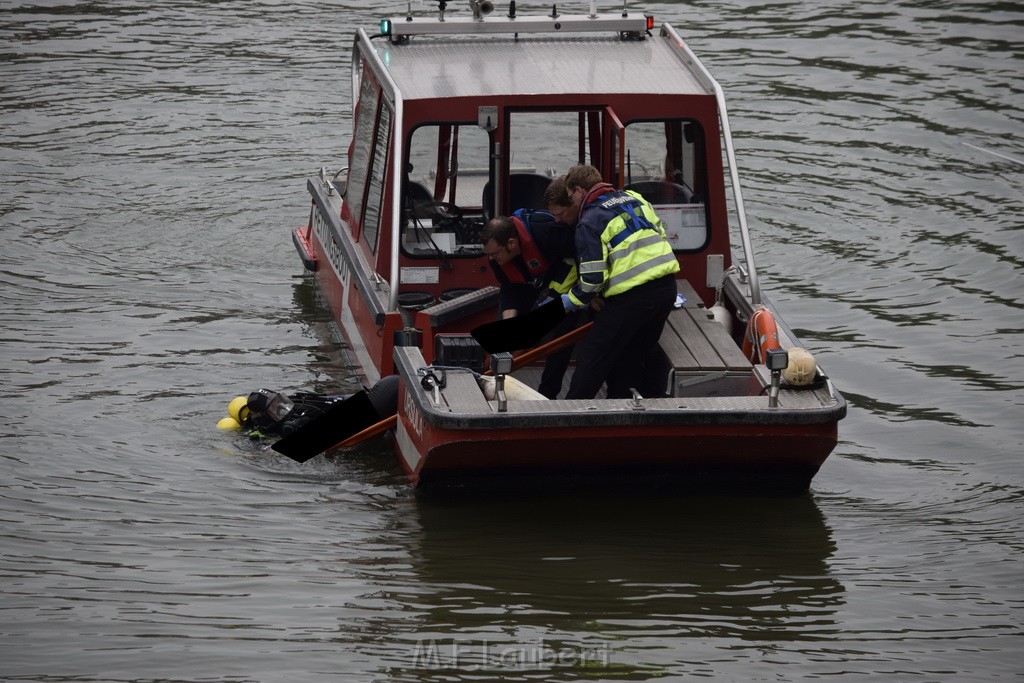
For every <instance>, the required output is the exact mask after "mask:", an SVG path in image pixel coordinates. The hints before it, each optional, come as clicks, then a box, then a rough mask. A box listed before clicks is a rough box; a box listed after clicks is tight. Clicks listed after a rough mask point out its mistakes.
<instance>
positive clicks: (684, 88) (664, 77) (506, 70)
mask: <svg viewBox="0 0 1024 683" xmlns="http://www.w3.org/2000/svg"><path fill="white" fill-rule="evenodd" d="M675 43H676V40H675V39H674V38H673V37H672V36H671V35H668V34H666V33H665V32H664V29H663V31H662V32H661V33H660V34H659V33H655V34H654V35H650V36H648V37H647V38H646V39H643V40H635V39H627V40H623V39H620V38H619V37H618V35H617V34H614V33H610V34H609V35H607V36H606V35H584V36H567V35H531V36H526V37H519V38H515V37H513V36H508V37H497V36H487V38H486V39H481V38H479V37H475V36H418V37H416V38H415V39H414V40H412V41H410V42H408V43H404V44H396V43H393V42H390V41H385V40H376V41H372V42H371V45H372V46H373V48H374V49H375V50H376V52H377V54H378V56H379V57H380V60H381V62H382V63H383V64H386V65H387V69H388V72H389V74H390V75H391V77H392V78H393V79H394V81H395V84H396V85H397V86H398V88H399V90H400V91H401V93H402V96H403V98H404V99H405V100H406V101H409V100H417V99H440V98H453V97H481V96H490V95H509V94H513V95H563V96H564V95H574V94H579V95H593V94H595V93H608V94H629V93H636V94H641V95H710V96H714V94H715V92H714V86H713V84H712V83H711V82H710V80H709V79H708V78H706V77H705V76H704V74H703V72H702V69H701V68H700V67H699V66H698V65H695V64H693V62H692V60H690V59H688V57H687V55H686V54H685V52H684V51H683V50H681V49H680V48H679V46H677V45H676V44H675Z"/></svg>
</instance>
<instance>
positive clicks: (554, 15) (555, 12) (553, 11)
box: [551, 5, 558, 19]
mask: <svg viewBox="0 0 1024 683" xmlns="http://www.w3.org/2000/svg"><path fill="white" fill-rule="evenodd" d="M551 18H552V19H557V18H558V5H551Z"/></svg>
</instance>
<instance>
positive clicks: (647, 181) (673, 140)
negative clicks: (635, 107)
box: [623, 119, 710, 251]
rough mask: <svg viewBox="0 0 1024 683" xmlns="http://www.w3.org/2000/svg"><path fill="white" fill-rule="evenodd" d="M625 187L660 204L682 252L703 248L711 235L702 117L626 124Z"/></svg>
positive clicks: (673, 240) (660, 213)
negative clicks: (699, 120) (699, 118)
mask: <svg viewBox="0 0 1024 683" xmlns="http://www.w3.org/2000/svg"><path fill="white" fill-rule="evenodd" d="M625 137H626V150H625V151H626V160H625V163H626V167H625V174H626V177H625V178H624V179H623V186H624V188H625V189H627V190H635V191H636V192H639V193H640V194H641V195H643V196H644V198H645V199H647V201H649V202H651V204H653V205H654V207H655V210H656V211H657V213H658V216H659V217H660V218H661V220H662V222H663V223H664V224H665V230H666V232H667V233H668V238H669V241H670V242H671V243H672V247H673V249H675V250H676V251H699V250H701V249H703V248H704V247H705V245H706V244H707V242H708V240H709V239H710V234H709V232H708V225H709V220H708V215H707V209H708V207H707V202H706V201H705V197H706V196H707V173H706V163H705V160H704V154H703V149H704V144H703V140H704V133H703V129H702V128H701V127H700V124H698V123H697V122H696V121H692V120H688V119H673V120H661V121H634V122H631V123H629V124H627V125H626V136H625Z"/></svg>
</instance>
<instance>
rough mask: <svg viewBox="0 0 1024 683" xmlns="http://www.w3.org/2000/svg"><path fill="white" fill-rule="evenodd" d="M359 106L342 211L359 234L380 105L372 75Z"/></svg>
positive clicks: (364, 82) (363, 86)
mask: <svg viewBox="0 0 1024 683" xmlns="http://www.w3.org/2000/svg"><path fill="white" fill-rule="evenodd" d="M358 107H359V108H358V111H357V112H356V125H355V130H354V131H353V132H352V148H351V150H350V154H349V169H348V184H347V186H346V189H345V203H346V209H347V211H346V213H345V215H343V217H344V218H347V219H348V220H349V221H350V222H351V223H352V231H353V234H357V233H358V231H359V230H360V228H361V225H362V216H363V208H364V203H365V200H366V189H367V176H368V174H369V172H370V167H371V165H372V163H373V157H372V151H373V144H374V128H375V126H374V124H375V123H376V120H377V110H378V108H379V107H380V91H379V90H378V89H377V84H376V83H375V82H374V80H373V79H372V78H363V84H362V88H361V91H360V93H359V105H358Z"/></svg>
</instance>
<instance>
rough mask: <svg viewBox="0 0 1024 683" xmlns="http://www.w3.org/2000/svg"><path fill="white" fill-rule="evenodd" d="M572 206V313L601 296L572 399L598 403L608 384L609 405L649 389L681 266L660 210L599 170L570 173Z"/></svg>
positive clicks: (568, 305)
mask: <svg viewBox="0 0 1024 683" xmlns="http://www.w3.org/2000/svg"><path fill="white" fill-rule="evenodd" d="M565 185H566V190H567V197H568V200H569V202H570V203H571V204H572V205H573V206H574V207H578V208H579V219H578V222H577V224H576V231H575V235H576V255H577V264H578V265H577V267H578V268H579V279H578V280H577V281H576V284H575V285H573V287H572V288H571V290H570V291H569V292H568V293H565V294H563V295H562V305H563V306H565V309H566V311H571V310H577V309H581V308H584V307H586V306H587V305H589V304H591V303H592V302H593V301H594V300H595V299H597V298H598V297H600V298H601V299H603V300H604V303H603V304H602V305H601V307H600V312H599V313H598V314H597V317H596V319H595V321H594V327H593V328H592V329H591V330H590V333H589V334H588V335H587V336H586V338H585V339H584V340H583V341H582V342H580V344H579V349H578V350H577V354H576V372H574V373H573V376H572V383H571V384H570V386H569V392H568V394H566V398H570V399H573V398H593V397H594V396H596V395H597V392H598V390H600V388H601V385H602V384H604V383H606V382H607V385H608V387H607V389H608V394H607V395H608V398H628V397H629V396H630V395H631V393H630V389H632V388H636V389H642V388H643V387H642V384H643V379H644V372H645V369H646V365H647V360H648V357H649V356H650V355H651V354H652V353H653V352H654V350H655V349H656V348H657V345H658V339H659V338H660V337H661V332H662V329H663V328H664V327H665V321H666V320H667V319H668V314H669V313H670V312H671V311H672V307H673V304H674V303H675V299H676V283H675V274H676V273H677V272H678V271H679V263H678V262H677V261H676V257H675V254H674V253H673V251H672V245H671V244H669V242H668V240H667V239H666V237H665V228H664V226H663V225H662V223H661V220H660V219H659V218H658V216H657V215H656V214H655V213H654V209H653V207H651V205H650V204H649V203H648V202H647V201H646V200H645V199H644V198H643V197H641V196H640V195H639V194H637V193H635V192H630V191H620V190H616V189H615V187H614V186H612V185H610V184H608V183H606V182H604V179H603V178H602V177H601V172H600V171H599V170H598V169H596V168H594V167H593V166H585V165H582V164H581V165H577V166H573V167H572V168H571V169H569V172H568V173H567V174H566V178H565Z"/></svg>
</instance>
